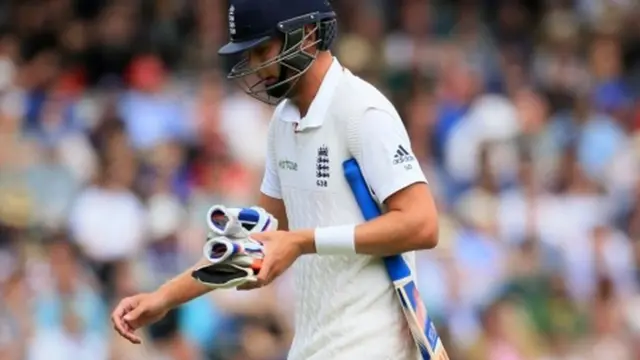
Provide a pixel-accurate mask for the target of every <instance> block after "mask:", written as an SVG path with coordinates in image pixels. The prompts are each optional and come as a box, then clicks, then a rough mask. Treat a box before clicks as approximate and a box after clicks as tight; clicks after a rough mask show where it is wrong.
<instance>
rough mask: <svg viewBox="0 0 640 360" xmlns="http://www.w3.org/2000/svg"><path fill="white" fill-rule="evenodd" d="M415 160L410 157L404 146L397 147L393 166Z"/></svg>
mask: <svg viewBox="0 0 640 360" xmlns="http://www.w3.org/2000/svg"><path fill="white" fill-rule="evenodd" d="M415 159H416V158H415V157H414V156H413V155H411V154H410V153H409V152H408V151H407V149H405V148H404V146H402V145H398V150H396V154H395V155H393V165H399V164H402V163H406V162H409V161H413V160H415Z"/></svg>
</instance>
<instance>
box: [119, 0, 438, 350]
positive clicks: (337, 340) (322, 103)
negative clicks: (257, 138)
mask: <svg viewBox="0 0 640 360" xmlns="http://www.w3.org/2000/svg"><path fill="white" fill-rule="evenodd" d="M230 3H231V6H230V8H229V13H228V20H229V32H230V42H229V43H228V44H226V45H224V46H223V47H222V48H220V50H219V54H220V55H223V56H228V55H235V56H239V59H241V60H239V62H238V63H237V65H235V66H234V67H233V69H232V70H231V72H230V74H229V76H228V77H229V78H231V79H235V80H236V81H238V82H239V83H240V84H241V85H243V87H244V89H245V90H246V92H247V93H248V94H249V95H251V96H253V97H255V98H256V99H259V100H261V101H264V102H266V103H269V104H274V105H275V104H277V107H276V108H275V112H274V115H273V118H272V120H271V123H270V128H269V135H268V149H267V151H268V153H267V162H266V170H265V173H264V179H263V182H262V185H261V196H260V199H259V202H258V204H257V205H258V206H260V207H262V208H264V209H266V210H267V211H268V212H269V213H271V214H272V215H274V216H275V217H276V218H277V219H278V221H279V224H280V228H279V230H278V231H271V232H264V233H259V234H256V235H255V236H253V238H255V239H257V240H260V241H261V242H263V243H264V246H265V248H264V253H265V258H264V262H263V266H262V269H261V270H260V272H259V276H258V281H257V282H252V283H249V284H245V285H243V286H241V288H240V290H251V289H253V288H256V287H261V286H265V285H268V284H269V283H271V282H272V281H273V280H274V279H276V278H277V277H278V276H279V275H280V274H282V273H283V272H284V271H285V270H287V269H288V268H290V267H291V271H292V275H293V277H294V278H295V288H296V290H297V293H296V294H295V296H296V298H295V304H296V307H295V316H296V321H295V336H294V340H293V344H292V346H291V349H290V351H289V357H288V358H289V359H290V360H364V359H367V360H417V359H419V358H420V356H419V354H418V351H417V347H416V345H415V343H414V342H413V340H412V338H411V335H410V333H409V329H408V326H407V322H406V320H405V318H404V317H403V314H402V311H401V307H400V304H399V301H398V299H397V298H396V296H395V293H394V289H393V286H392V284H391V281H390V280H389V275H388V274H387V272H386V271H385V268H384V265H383V262H382V261H381V258H382V257H383V256H386V255H393V254H403V256H405V257H406V259H407V261H408V262H409V264H411V266H412V267H414V268H413V270H414V272H415V259H414V251H416V250H420V249H431V248H433V247H435V246H436V245H437V242H438V238H437V234H438V218H437V212H436V207H435V204H434V200H433V198H432V195H431V193H430V191H429V187H428V185H427V181H426V179H425V176H424V174H423V172H422V170H421V168H420V164H419V163H418V161H417V160H416V158H415V156H414V155H413V153H412V151H411V143H410V141H409V137H408V135H407V132H406V130H405V128H404V126H403V124H402V121H401V119H400V116H399V115H398V113H397V111H396V109H395V108H394V106H393V105H392V104H391V103H390V102H389V100H387V99H386V98H385V96H383V95H382V94H381V93H380V92H379V91H378V90H377V89H375V88H374V87H373V86H372V85H370V84H368V83H367V82H366V81H364V80H362V79H360V78H358V77H357V76H355V75H353V74H352V73H351V72H349V70H348V69H345V68H344V67H343V66H342V65H341V64H340V62H339V61H338V60H337V59H336V58H335V57H334V56H333V55H332V54H331V52H330V50H329V48H330V46H331V43H332V42H333V40H334V39H335V37H336V31H337V28H336V16H335V13H334V12H333V10H332V8H331V6H330V4H329V3H328V1H326V0H231V1H230ZM238 131H251V129H238ZM349 158H355V159H356V160H357V161H358V163H359V164H360V167H361V169H362V172H363V174H364V177H365V179H366V181H367V183H368V185H369V186H370V188H371V192H372V193H373V194H374V195H375V198H376V199H377V200H378V201H379V203H380V204H382V206H383V208H384V210H385V211H384V215H382V216H380V217H378V218H376V219H375V220H372V221H368V222H364V221H363V217H362V215H361V212H360V210H359V208H358V205H357V203H356V201H355V200H354V196H353V194H352V193H351V190H350V188H349V185H348V183H347V182H346V180H345V179H344V176H343V172H342V167H341V166H342V163H343V161H345V160H347V159H349ZM191 271H192V269H189V270H188V271H186V272H185V273H183V274H182V275H179V276H178V277H176V278H175V279H173V280H171V281H169V282H168V283H166V284H165V285H163V286H161V287H160V288H159V289H157V290H156V291H155V292H152V293H145V294H139V295H136V296H133V297H129V298H126V299H124V300H122V301H121V303H120V304H119V305H118V306H117V307H116V309H115V310H114V312H113V314H112V321H113V323H114V327H115V329H116V330H117V331H118V332H119V333H120V334H121V335H122V336H123V337H125V338H126V339H128V340H130V341H131V342H133V343H139V342H140V341H141V340H140V338H139V336H138V335H136V334H135V330H137V329H139V328H141V327H143V326H146V325H148V324H150V323H153V322H155V321H157V320H159V319H161V318H162V317H163V316H164V314H166V313H167V311H168V310H169V309H172V308H174V307H176V306H179V305H181V304H183V303H185V302H187V301H189V300H191V299H193V298H196V297H198V296H201V295H203V294H205V293H207V292H208V291H210V288H208V287H206V286H204V285H202V284H200V283H198V282H196V281H195V280H194V279H193V278H192V277H191V275H190V274H191Z"/></svg>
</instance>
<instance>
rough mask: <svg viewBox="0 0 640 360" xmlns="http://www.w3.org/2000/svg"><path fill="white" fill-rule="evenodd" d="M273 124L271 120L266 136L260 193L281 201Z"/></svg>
mask: <svg viewBox="0 0 640 360" xmlns="http://www.w3.org/2000/svg"><path fill="white" fill-rule="evenodd" d="M274 122H275V120H273V119H272V120H271V124H270V126H269V133H268V136H267V156H266V158H265V166H264V176H263V177H262V184H261V185H260V192H262V193H263V194H265V195H267V196H269V197H272V198H275V199H282V191H281V188H280V178H279V177H278V170H277V169H278V167H277V164H276V154H275V123H274Z"/></svg>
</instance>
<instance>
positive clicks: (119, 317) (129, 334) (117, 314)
mask: <svg viewBox="0 0 640 360" xmlns="http://www.w3.org/2000/svg"><path fill="white" fill-rule="evenodd" d="M133 305H134V304H133V303H132V301H131V300H130V299H125V300H123V301H121V302H120V304H119V305H118V307H117V308H116V309H115V310H114V311H113V313H112V315H111V322H112V323H113V328H114V329H115V330H116V332H118V334H120V336H122V337H123V338H125V339H127V340H128V341H130V342H131V343H133V344H140V343H141V342H142V340H141V339H140V337H138V336H137V335H136V334H134V333H133V332H134V329H133V328H132V327H131V326H130V325H129V324H128V323H127V322H126V321H125V320H124V317H125V316H126V314H127V313H128V312H129V311H131V310H132V309H133Z"/></svg>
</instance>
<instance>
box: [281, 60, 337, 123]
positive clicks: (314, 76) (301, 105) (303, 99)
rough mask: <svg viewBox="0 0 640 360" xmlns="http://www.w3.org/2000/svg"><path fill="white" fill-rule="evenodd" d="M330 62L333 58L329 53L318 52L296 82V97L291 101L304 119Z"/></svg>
mask: <svg viewBox="0 0 640 360" xmlns="http://www.w3.org/2000/svg"><path fill="white" fill-rule="evenodd" d="M332 62H333V56H332V55H331V53H329V52H327V51H323V52H320V53H319V54H318V58H317V59H316V61H315V62H314V63H313V65H311V68H310V69H309V70H308V71H307V72H306V73H305V74H304V76H303V77H302V78H301V79H300V81H299V82H298V84H297V86H298V89H297V92H296V96H295V97H293V98H292V99H291V100H292V101H293V103H294V104H296V106H297V107H298V110H300V115H301V116H303V117H304V116H305V115H306V114H307V111H309V106H311V102H312V101H313V99H314V98H315V97H316V94H317V93H318V90H319V89H320V85H322V80H323V79H324V77H325V75H326V74H327V72H328V71H329V68H330V67H331V63H332Z"/></svg>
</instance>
